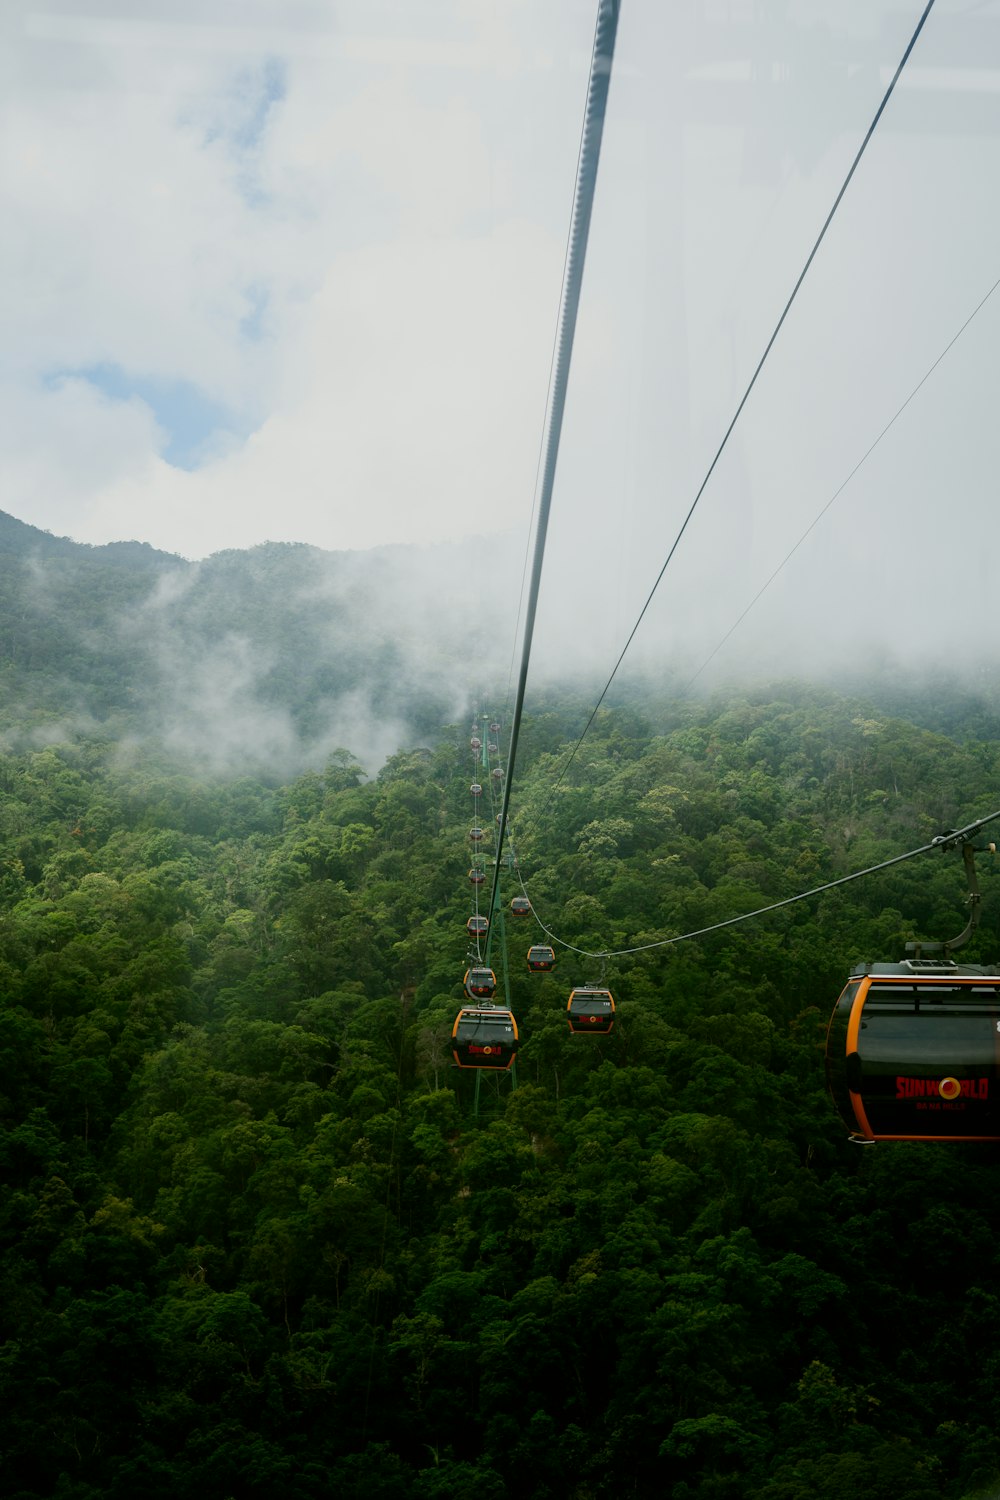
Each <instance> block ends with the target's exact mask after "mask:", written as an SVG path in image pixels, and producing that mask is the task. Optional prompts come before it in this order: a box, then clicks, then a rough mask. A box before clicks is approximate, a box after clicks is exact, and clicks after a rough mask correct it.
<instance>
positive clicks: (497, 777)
mask: <svg viewBox="0 0 1000 1500" xmlns="http://www.w3.org/2000/svg"><path fill="white" fill-rule="evenodd" d="M490 775H491V776H492V777H493V780H494V781H503V771H502V770H501V768H500V767H499V766H494V767H493V770H492V771H491V772H490Z"/></svg>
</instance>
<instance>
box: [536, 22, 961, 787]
mask: <svg viewBox="0 0 1000 1500" xmlns="http://www.w3.org/2000/svg"><path fill="white" fill-rule="evenodd" d="M933 5H934V0H927V4H926V5H925V6H924V9H923V11H922V13H921V16H920V20H919V21H918V22H917V25H916V29H915V30H914V33H913V35H912V36H911V37H910V40H909V42H908V44H907V47H906V51H905V52H904V53H903V55H902V57H901V58H900V60H899V64H898V66H897V68H896V71H895V73H894V74H893V75H892V78H891V79H890V81H889V86H888V88H887V89H886V91H885V93H884V94H883V95H882V102H881V104H880V105H879V107H878V109H877V110H876V111H875V115H874V118H873V120H872V122H871V124H870V125H869V127H868V129H867V131H866V132H865V137H864V140H863V141H862V142H861V145H860V146H859V147H858V150H857V153H856V154H855V157H854V160H853V161H852V162H851V165H850V169H849V171H848V173H847V176H846V177H845V178H844V181H843V183H842V184H841V187H840V191H839V192H838V194H837V196H836V198H835V199H834V200H833V207H832V208H831V209H830V212H829V213H828V214H827V216H826V219H825V220H824V223H823V227H822V229H821V230H820V232H819V234H818V235H817V237H816V243H815V244H814V245H813V247H812V249H811V250H810V252H809V255H808V257H807V259H806V263H805V265H804V266H803V267H802V270H801V271H800V272H799V277H798V280H797V281H796V283H795V285H794V286H793V288H792V292H791V296H790V297H789V298H788V301H787V302H786V303H785V306H784V310H783V311H782V314H781V317H780V318H779V319H778V321H777V323H776V324H775V325H774V332H773V333H772V334H771V337H770V338H769V339H768V341H767V344H766V345H765V347H764V352H763V354H762V355H761V357H760V359H759V360H758V361H757V368H756V369H755V370H754V372H753V374H752V375H751V377H750V383H749V385H748V386H747V388H746V390H745V391H744V392H743V395H742V397H741V398H740V403H739V405H738V406H737V408H736V411H735V412H734V413H733V417H732V420H731V421H730V423H729V426H728V427H727V428H726V430H725V432H724V434H723V437H722V441H721V443H720V444H719V446H718V448H717V449H716V451H715V457H714V458H713V459H712V462H711V463H710V464H709V466H708V469H707V471H706V473H705V477H704V479H703V480H702V481H701V484H700V485H699V486H698V491H697V494H696V495H695V497H694V499H693V500H692V502H691V506H690V509H689V510H688V513H687V515H686V516H685V517H684V520H683V522H682V524H681V528H680V530H679V531H678V533H677V535H676V537H675V538H674V542H673V546H672V547H671V548H670V551H669V552H668V553H667V557H666V561H665V562H664V564H663V567H662V568H661V569H660V571H659V573H658V574H657V575H656V582H655V583H654V584H653V587H652V588H651V589H650V591H649V596H648V598H647V599H646V602H645V604H644V605H643V606H642V609H641V610H640V612H639V618H638V619H637V620H636V622H635V624H634V625H633V626H632V629H631V631H630V632H629V637H628V640H627V641H626V642H625V644H624V646H623V647H622V650H621V655H620V656H619V658H618V660H617V661H616V662H615V664H614V667H613V668H612V671H611V676H610V677H609V678H608V680H607V682H606V683H605V684H604V687H603V688H602V690H601V696H600V697H599V698H598V700H597V702H596V703H595V705H594V710H593V713H592V714H591V715H590V718H589V719H588V720H587V723H586V725H585V726H584V730H583V733H582V734H581V735H580V738H579V739H578V740H577V742H576V744H575V745H574V747H573V749H572V751H571V752H570V757H569V760H568V761H567V762H566V764H565V766H564V767H563V769H562V771H560V773H559V776H558V778H557V779H556V782H555V785H554V786H553V788H552V792H551V793H550V794H549V795H550V798H551V796H552V794H553V793H554V792H555V790H556V787H558V786H559V784H560V782H561V781H562V779H563V777H564V776H565V774H566V772H567V771H568V770H569V768H570V766H571V765H572V764H573V761H574V759H575V758H576V753H577V751H578V750H579V748H580V746H581V745H582V744H583V741H584V739H585V738H586V736H587V733H588V731H589V730H590V727H591V725H592V724H593V722H594V720H595V719H596V717H597V711H598V709H599V708H600V706H601V704H602V703H603V702H604V699H605V697H606V696H607V692H608V689H609V688H610V686H611V684H612V683H613V682H614V680H615V676H616V675H617V672H618V668H619V667H620V666H621V664H622V662H623V661H624V659H625V653H626V652H627V651H628V648H629V647H630V646H631V644H632V642H633V640H634V639H635V635H636V632H637V631H638V629H639V626H640V625H641V624H642V622H643V619H644V618H645V615H646V611H647V610H648V608H649V606H650V604H652V602H653V596H654V594H655V593H656V591H657V589H658V588H659V586H660V583H661V581H662V579H663V575H664V573H665V572H666V571H667V568H668V567H669V566H670V563H671V561H672V559H673V556H674V553H675V552H676V551H677V548H678V547H679V546H680V541H681V538H682V537H683V535H684V533H685V531H686V530H687V527H688V522H689V521H690V520H691V517H692V516H693V515H694V513H695V510H696V509H697V507H698V502H699V500H700V499H701V497H702V495H703V494H704V492H705V489H706V487H707V485H708V481H709V480H710V479H711V477H712V475H713V473H714V472H715V467H716V464H717V463H718V462H719V459H720V458H721V457H722V454H723V450H724V449H725V447H726V444H727V443H728V442H729V438H730V435H731V433H732V431H733V428H734V427H735V426H736V423H737V422H738V421H739V418H740V415H741V413H742V411H743V408H744V407H745V406H746V404H747V401H748V400H749V399H750V392H751V391H752V390H753V388H754V386H755V385H756V384H757V377H758V376H759V374H760V372H761V370H762V369H763V368H764V363H765V361H766V360H767V357H768V355H769V354H770V352H771V349H772V348H773V346H774V343H775V340H776V339H777V337H778V334H779V333H780V332H781V329H782V325H783V324H784V321H785V319H786V318H787V317H788V314H789V312H790V310H791V306H792V303H793V302H794V301H795V298H796V297H797V296H798V293H799V288H800V287H801V285H802V283H803V281H805V279H806V274H807V272H808V270H809V267H810V266H811V265H812V263H813V261H814V259H815V258H816V252H817V251H818V250H819V247H820V245H821V244H822V243H823V240H824V238H825V237H826V231H827V230H828V229H829V227H830V225H831V223H832V222H833V216H834V214H835V213H836V212H837V209H838V208H839V207H840V203H841V199H842V198H843V196H844V194H845V193H846V192H847V189H848V187H849V185H850V182H851V178H852V177H853V176H854V173H855V171H856V170H857V167H858V164H859V162H860V161H861V158H862V156H863V155H864V154H865V150H866V149H867V146H868V142H869V141H870V140H871V138H872V136H873V135H874V133H875V127H876V125H877V124H878V122H879V120H880V119H881V118H882V114H883V112H884V110H885V107H886V105H887V104H888V102H889V99H890V97H891V95H892V91H893V89H894V88H895V87H896V84H897V83H898V81H899V77H900V74H901V73H902V71H903V69H904V67H905V66H906V63H907V60H908V59H909V56H910V53H911V52H912V51H913V48H914V46H915V45H916V41H917V38H918V37H919V35H920V33H921V31H922V30H923V28H924V22H925V21H926V20H927V17H928V16H929V15H930V13H931V10H932V8H933Z"/></svg>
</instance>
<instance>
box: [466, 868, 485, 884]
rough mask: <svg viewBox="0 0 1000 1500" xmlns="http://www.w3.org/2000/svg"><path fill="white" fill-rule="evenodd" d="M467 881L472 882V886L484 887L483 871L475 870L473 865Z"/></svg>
mask: <svg viewBox="0 0 1000 1500" xmlns="http://www.w3.org/2000/svg"><path fill="white" fill-rule="evenodd" d="M469 880H470V881H471V882H472V884H473V885H485V884H486V871H485V870H479V869H477V868H476V866H475V865H473V867H472V869H471V870H470V871H469Z"/></svg>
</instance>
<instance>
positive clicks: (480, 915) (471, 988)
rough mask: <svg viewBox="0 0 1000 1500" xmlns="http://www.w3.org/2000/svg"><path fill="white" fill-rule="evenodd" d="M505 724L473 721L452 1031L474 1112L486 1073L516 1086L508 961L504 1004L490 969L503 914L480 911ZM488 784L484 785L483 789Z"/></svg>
mask: <svg viewBox="0 0 1000 1500" xmlns="http://www.w3.org/2000/svg"><path fill="white" fill-rule="evenodd" d="M499 733H500V725H499V723H498V722H497V721H496V720H495V719H491V718H490V716H489V715H488V714H487V715H484V716H483V724H482V726H480V724H479V721H478V719H473V722H472V732H471V736H470V739H469V746H470V749H471V751H472V782H471V784H470V786H469V795H470V796H471V798H472V827H471V828H470V830H469V840H470V842H471V844H472V848H473V850H474V853H473V860H472V865H471V866H470V868H469V884H470V885H471V887H472V895H473V910H472V912H471V914H470V916H469V919H468V921H467V922H466V924H465V926H466V932H467V934H468V937H469V944H468V949H467V953H466V970H465V974H464V976H463V980H462V987H463V989H464V991H465V1003H463V1005H462V1008H461V1009H460V1010H459V1013H458V1015H457V1016H456V1017H455V1024H454V1026H453V1027H452V1031H451V1051H452V1056H453V1057H454V1059H455V1063H456V1065H457V1066H458V1067H459V1068H473V1069H475V1070H476V1089H475V1102H474V1111H475V1113H476V1114H478V1113H479V1094H480V1084H481V1077H482V1073H483V1072H485V1071H487V1070H488V1071H489V1072H491V1073H492V1074H493V1075H494V1077H498V1076H499V1075H501V1074H509V1076H510V1081H511V1086H512V1087H516V1086H517V1065H516V1058H517V1048H518V1042H519V1036H518V1030H517V1022H516V1020H515V1019H514V1012H513V1011H512V1010H511V1008H510V1003H509V999H508V994H507V991H508V985H507V975H506V963H504V971H505V972H504V985H503V990H504V995H503V1000H502V1001H499V1002H498V1000H497V998H496V995H497V977H496V974H495V973H494V971H493V969H492V968H491V966H490V960H491V950H492V947H493V938H494V934H496V933H497V929H498V927H499V928H502V925H503V919H502V915H501V914H500V913H499V912H498V911H496V910H493V911H489V912H484V911H482V910H481V909H480V896H481V894H482V892H483V890H484V888H485V886H486V860H487V850H489V851H491V862H492V863H493V864H495V863H496V859H497V845H498V841H497V837H496V829H497V823H496V820H495V817H494V816H490V818H489V822H488V823H487V824H486V826H484V824H483V816H484V808H483V801H484V796H485V797H486V799H487V800H488V802H489V804H490V805H491V807H492V806H493V805H494V804H495V802H496V800H497V798H496V792H495V788H496V786H497V785H498V784H499V782H501V781H502V779H503V770H502V768H501V767H500V764H499V760H497V763H496V765H494V766H493V767H492V768H491V765H490V759H491V754H492V755H493V756H498V755H499V740H498V739H497V738H496V736H498V735H499ZM484 782H485V787H484ZM497 935H498V936H499V939H500V945H499V946H500V952H501V955H502V956H504V957H505V955H506V945H505V944H504V942H503V933H502V931H501V932H499V934H497Z"/></svg>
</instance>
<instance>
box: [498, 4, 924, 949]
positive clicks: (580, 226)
mask: <svg viewBox="0 0 1000 1500" xmlns="http://www.w3.org/2000/svg"><path fill="white" fill-rule="evenodd" d="M931 3H933V0H931ZM620 9H621V0H599V3H598V10H597V26H596V29H595V32H594V49H593V53H592V55H591V59H590V82H589V84H588V87H587V103H586V107H585V109H584V117H583V130H582V132H581V136H580V153H579V157H578V160H577V169H576V190H575V192H574V197H573V216H572V220H571V225H570V235H569V245H568V249H567V252H566V266H565V270H564V274H563V289H562V298H561V307H560V313H559V324H558V327H559V336H558V343H557V346H556V356H555V360H554V363H553V369H552V386H551V393H550V397H549V405H548V419H547V425H546V442H545V464H544V468H543V471H542V485H541V494H540V496H539V501H538V521H537V526H536V530H535V550H534V557H533V560H532V566H531V583H530V587H529V590H528V603H527V607H526V610H525V619H524V636H523V640H522V646H521V667H520V673H519V675H518V683H517V696H516V698H515V701H514V712H513V715H512V718H511V728H510V743H509V746H508V749H507V765H506V777H505V780H504V790H503V801H502V804H501V809H500V831H499V834H498V837H497V862H496V865H495V867H494V870H493V888H492V890H491V892H490V901H489V912H490V918H491V921H490V933H489V936H488V938H487V952H489V942H490V940H491V938H492V932H493V923H492V917H493V913H494V912H495V910H496V903H497V890H498V887H499V881H500V862H501V854H502V852H503V840H504V832H505V830H506V826H507V808H508V804H509V802H510V788H511V782H512V779H513V773H514V759H515V756H516V754H517V738H518V732H519V730H520V727H521V710H522V708H523V706H524V689H525V684H526V682H527V678H528V661H529V659H530V656H531V640H532V636H533V634H534V629H535V614H536V611H537V608H538V594H539V589H540V586H541V579H542V560H543V558H544V556H545V538H546V533H547V531H548V524H549V512H550V510H551V508H552V491H553V487H554V485H555V477H556V463H557V460H558V457H559V440H560V437H561V435H562V425H563V414H564V412H565V408H566V390H567V386H568V383H569V372H570V365H571V363H572V358H573V339H574V336H575V334H576V319H577V313H578V311H579V307H580V291H581V287H582V285H583V268H584V263H585V261H586V258H587V240H588V237H589V234H590V219H591V213H592V211H593V206H594V195H595V190H596V187H597V167H598V163H599V161H600V157H601V141H602V139H603V136H604V117H605V114H606V112H607V104H608V89H609V86H610V83H611V66H612V62H613V60H614V52H615V39H616V37H617V34H618V15H619V11H620Z"/></svg>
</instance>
